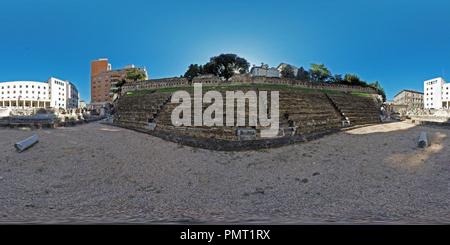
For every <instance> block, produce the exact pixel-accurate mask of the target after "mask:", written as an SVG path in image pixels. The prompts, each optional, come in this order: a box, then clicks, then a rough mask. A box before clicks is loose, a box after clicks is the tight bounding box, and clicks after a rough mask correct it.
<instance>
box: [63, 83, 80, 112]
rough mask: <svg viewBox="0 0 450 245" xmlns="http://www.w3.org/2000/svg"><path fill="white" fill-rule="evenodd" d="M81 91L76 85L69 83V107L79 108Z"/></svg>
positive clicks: (67, 98)
mask: <svg viewBox="0 0 450 245" xmlns="http://www.w3.org/2000/svg"><path fill="white" fill-rule="evenodd" d="M79 96H80V93H79V92H78V89H77V87H76V86H75V85H73V84H72V83H71V82H68V83H67V97H66V100H67V108H68V109H76V108H79V106H78V100H79Z"/></svg>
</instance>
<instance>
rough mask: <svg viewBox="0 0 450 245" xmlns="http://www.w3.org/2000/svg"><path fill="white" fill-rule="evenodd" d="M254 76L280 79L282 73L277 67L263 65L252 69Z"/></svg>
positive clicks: (251, 73)
mask: <svg viewBox="0 0 450 245" xmlns="http://www.w3.org/2000/svg"><path fill="white" fill-rule="evenodd" d="M250 75H252V76H266V77H280V73H279V72H278V70H277V69H276V68H275V67H270V68H269V65H268V64H264V63H261V66H255V65H253V67H252V68H251V69H250Z"/></svg>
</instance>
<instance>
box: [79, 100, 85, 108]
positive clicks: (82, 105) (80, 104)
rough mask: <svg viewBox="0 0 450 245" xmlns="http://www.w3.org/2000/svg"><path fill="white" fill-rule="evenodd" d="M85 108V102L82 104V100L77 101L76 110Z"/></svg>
mask: <svg viewBox="0 0 450 245" xmlns="http://www.w3.org/2000/svg"><path fill="white" fill-rule="evenodd" d="M86 107H87V105H86V102H84V100H79V101H78V108H81V109H83V108H86Z"/></svg>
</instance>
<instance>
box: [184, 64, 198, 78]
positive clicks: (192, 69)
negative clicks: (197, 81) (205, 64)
mask: <svg viewBox="0 0 450 245" xmlns="http://www.w3.org/2000/svg"><path fill="white" fill-rule="evenodd" d="M200 68H201V66H199V65H198V64H191V65H190V66H189V67H188V70H187V71H186V72H185V73H184V77H185V78H187V79H188V81H189V82H192V79H193V78H194V77H196V76H198V75H201V73H200Z"/></svg>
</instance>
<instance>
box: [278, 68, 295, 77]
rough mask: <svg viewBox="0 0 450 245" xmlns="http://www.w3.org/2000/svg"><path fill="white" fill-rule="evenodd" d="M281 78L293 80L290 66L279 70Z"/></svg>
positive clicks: (292, 70) (292, 71) (293, 75)
mask: <svg viewBox="0 0 450 245" xmlns="http://www.w3.org/2000/svg"><path fill="white" fill-rule="evenodd" d="M281 77H284V78H290V79H294V78H295V73H294V68H293V67H292V66H290V65H286V66H285V67H283V68H282V69H281Z"/></svg>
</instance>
